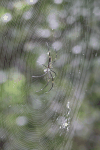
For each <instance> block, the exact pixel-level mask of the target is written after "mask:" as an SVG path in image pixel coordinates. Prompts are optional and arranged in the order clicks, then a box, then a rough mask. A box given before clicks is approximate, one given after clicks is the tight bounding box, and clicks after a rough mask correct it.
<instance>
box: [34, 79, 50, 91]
mask: <svg viewBox="0 0 100 150" xmlns="http://www.w3.org/2000/svg"><path fill="white" fill-rule="evenodd" d="M49 81H50V79H49V80H48V82H47V84H46V85H45V86H44V87H43V88H42V89H41V90H40V91H42V90H43V89H44V88H45V87H46V86H47V85H48V84H49ZM40 91H36V92H40Z"/></svg>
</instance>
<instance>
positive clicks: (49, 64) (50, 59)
mask: <svg viewBox="0 0 100 150" xmlns="http://www.w3.org/2000/svg"><path fill="white" fill-rule="evenodd" d="M46 45H47V48H48V54H49V59H48V66H45V65H44V64H42V65H43V66H44V67H45V68H46V69H45V70H44V72H45V73H44V74H43V75H41V76H32V77H34V78H39V77H43V76H45V75H46V74H48V82H47V84H46V85H45V86H44V87H43V88H42V89H41V90H40V91H42V90H43V89H45V88H46V87H47V85H48V84H49V82H50V79H52V86H51V88H50V89H49V91H51V89H52V88H53V85H54V77H55V76H56V73H55V72H54V71H53V70H52V69H53V67H52V65H53V64H54V63H55V61H56V59H57V51H56V50H55V52H56V57H55V60H54V61H53V62H52V57H51V56H50V51H49V46H48V43H46ZM52 73H54V74H55V76H54V77H53V75H52ZM40 91H36V92H40ZM49 91H48V92H49ZM48 92H46V93H48Z"/></svg>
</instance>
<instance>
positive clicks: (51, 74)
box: [46, 72, 54, 93]
mask: <svg viewBox="0 0 100 150" xmlns="http://www.w3.org/2000/svg"><path fill="white" fill-rule="evenodd" d="M50 75H51V78H52V86H51V88H50V90H49V91H51V90H52V88H53V85H54V80H53V76H52V74H51V72H50ZM49 91H48V92H49ZM48 92H46V93H48Z"/></svg>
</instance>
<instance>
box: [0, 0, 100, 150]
mask: <svg viewBox="0 0 100 150" xmlns="http://www.w3.org/2000/svg"><path fill="white" fill-rule="evenodd" d="M1 4H2V7H1V8H2V13H1V22H2V24H1V26H0V31H1V38H0V41H1V43H2V44H1V47H0V52H1V58H0V64H1V71H0V79H1V81H0V83H1V111H2V112H3V114H2V115H1V116H2V117H1V118H2V121H1V126H0V135H1V142H0V143H1V144H0V146H1V148H2V149H4V150H9V149H10V150H13V149H15V150H45V149H46V150H65V149H67V150H70V149H72V138H73V136H74V131H75V129H76V128H77V115H78V111H79V109H80V107H81V105H82V102H83V99H84V98H85V96H86V92H87V91H88V90H89V89H88V83H89V80H90V76H91V73H90V71H91V68H92V69H93V67H94V66H93V64H94V62H97V56H98V55H99V53H98V49H99V46H100V45H99V40H98V38H99V35H97V29H98V27H96V26H95V28H93V27H91V26H90V24H89V23H90V22H91V20H92V19H91V14H92V13H93V10H94V9H93V8H94V3H92V2H91V4H88V5H86V0H84V1H83V2H81V1H78V0H75V1H70V2H69V1H68V0H65V1H63V0H54V1H53V0H52V1H50V2H49V1H46V0H41V1H38V0H33V1H31V0H23V1H7V0H6V1H5V2H4V1H1ZM96 4H97V3H96ZM96 4H95V5H96ZM81 8H82V11H81ZM89 8H91V10H90V11H89ZM8 10H9V11H8ZM12 11H13V12H14V13H12ZM94 12H95V15H97V14H96V12H97V11H96V10H95V11H94ZM94 17H95V16H94ZM46 42H47V43H48V44H49V50H50V55H51V57H52V59H53V60H54V59H55V57H56V54H55V49H56V51H57V59H56V62H55V63H54V64H53V65H52V67H53V68H52V70H53V71H55V72H56V74H57V76H55V77H54V74H53V77H54V86H53V89H52V90H51V91H50V92H49V93H45V92H46V91H48V90H49V89H50V88H51V86H52V80H51V79H50V82H49V84H48V86H47V87H46V88H44V89H43V90H42V91H40V92H36V91H39V90H41V88H43V87H44V86H45V85H46V84H47V82H48V75H47V74H46V75H45V76H44V77H41V78H40V77H39V78H32V76H41V75H42V74H44V71H45V69H46V68H45V67H44V66H43V65H42V64H44V65H46V66H47V65H48V58H49V57H48V47H47V46H46ZM98 67H99V65H98ZM98 67H97V69H96V74H97V72H98ZM91 86H92V85H91ZM2 103H3V105H2Z"/></svg>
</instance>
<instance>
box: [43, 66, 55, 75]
mask: <svg viewBox="0 0 100 150" xmlns="http://www.w3.org/2000/svg"><path fill="white" fill-rule="evenodd" d="M42 65H43V64H42ZM43 66H44V67H46V68H48V67H47V66H45V65H43ZM49 69H50V71H51V72H53V73H54V74H55V76H57V74H56V73H55V71H53V70H51V68H49Z"/></svg>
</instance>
